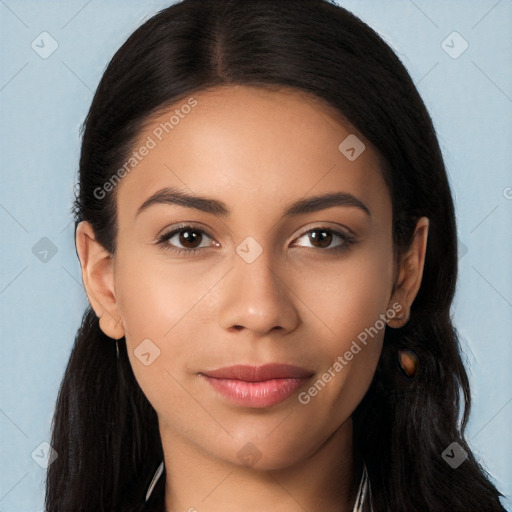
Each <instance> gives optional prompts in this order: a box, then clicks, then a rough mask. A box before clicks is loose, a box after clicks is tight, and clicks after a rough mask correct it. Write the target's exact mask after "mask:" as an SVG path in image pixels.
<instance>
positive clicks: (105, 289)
mask: <svg viewBox="0 0 512 512" xmlns="http://www.w3.org/2000/svg"><path fill="white" fill-rule="evenodd" d="M76 249H77V253H78V257H79V259H80V265H81V267H82V280H83V282H84V286H85V291H86V293H87V296H88V298H89V302H90V303H91V306H92V308H93V309H94V311H95V313H96V316H98V317H99V319H100V328H101V330H102V331H103V332H104V333H105V334H106V335H107V336H109V337H110V338H113V339H116V340H117V339H121V338H122V337H123V336H124V327H123V323H122V321H121V316H120V315H119V312H118V309H117V303H116V296H115V288H114V260H113V257H112V255H111V253H109V252H108V251H107V250H106V249H105V248H104V247H103V246H102V245H101V244H100V243H99V242H97V241H96V239H95V235H94V230H93V227H92V225H91V224H90V223H89V222H87V221H82V222H80V223H79V224H78V226H77V228H76Z"/></svg>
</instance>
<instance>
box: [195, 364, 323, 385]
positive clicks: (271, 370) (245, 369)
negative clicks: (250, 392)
mask: <svg viewBox="0 0 512 512" xmlns="http://www.w3.org/2000/svg"><path fill="white" fill-rule="evenodd" d="M201 373H202V374H203V375H206V376H208V377H213V378H216V379H237V380H243V381H245V382H261V381H264V380H271V379H304V378H308V377H311V376H312V375H313V373H314V372H312V371H310V370H307V369H306V368H301V367H300V366H293V365H289V364H278V363H273V364H266V365H263V366H247V365H236V366H229V367H226V368H218V369H216V370H210V371H207V372H201Z"/></svg>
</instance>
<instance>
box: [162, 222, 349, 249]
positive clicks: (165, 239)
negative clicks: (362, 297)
mask: <svg viewBox="0 0 512 512" xmlns="http://www.w3.org/2000/svg"><path fill="white" fill-rule="evenodd" d="M182 231H195V232H197V233H201V234H203V235H206V236H207V237H209V238H211V239H213V237H212V236H211V235H210V234H209V233H208V232H207V231H204V230H203V229H199V228H196V227H194V226H191V225H183V226H179V227H178V228H176V229H173V230H172V231H170V232H169V233H165V234H163V235H161V236H160V237H158V239H157V241H156V243H157V244H158V245H160V246H162V248H163V249H164V250H166V251H172V252H174V253H177V254H184V253H186V254H187V255H193V254H196V253H197V252H198V251H201V250H203V249H208V247H199V248H194V249H180V248H176V247H172V246H171V245H169V243H168V241H169V240H170V239H171V238H172V237H173V236H174V235H176V234H177V233H180V232H182ZM314 231H325V232H327V233H330V234H334V235H337V236H338V237H340V238H341V239H342V241H343V243H342V245H339V246H338V247H331V248H329V249H323V250H324V251H328V252H331V253H341V252H344V251H346V250H348V249H349V248H350V246H351V245H353V244H355V243H357V240H356V239H355V237H354V236H352V235H349V234H348V233H342V232H340V231H336V230H334V229H331V228H327V227H323V226H319V227H316V228H312V229H309V230H308V231H306V232H304V233H303V234H302V235H300V236H299V237H298V238H302V237H303V236H304V235H307V234H309V233H312V232H314ZM310 249H317V250H321V249H322V248H321V247H318V248H315V247H310Z"/></svg>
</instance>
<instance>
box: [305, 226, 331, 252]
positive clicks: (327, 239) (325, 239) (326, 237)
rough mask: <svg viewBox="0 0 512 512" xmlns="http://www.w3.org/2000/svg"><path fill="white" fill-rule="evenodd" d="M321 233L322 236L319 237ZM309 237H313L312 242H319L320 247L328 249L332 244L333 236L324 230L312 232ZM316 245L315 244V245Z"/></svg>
mask: <svg viewBox="0 0 512 512" xmlns="http://www.w3.org/2000/svg"><path fill="white" fill-rule="evenodd" d="M318 233H320V235H318ZM309 236H310V237H311V242H313V241H316V242H319V244H320V247H322V248H323V247H327V246H328V245H329V244H330V243H331V239H332V235H331V234H330V233H328V232H327V231H324V230H319V229H317V230H315V231H312V232H311V233H310V234H309ZM313 245H314V244H313Z"/></svg>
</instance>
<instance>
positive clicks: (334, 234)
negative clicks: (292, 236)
mask: <svg viewBox="0 0 512 512" xmlns="http://www.w3.org/2000/svg"><path fill="white" fill-rule="evenodd" d="M305 236H307V237H308V240H309V241H310V242H311V243H312V245H311V246H310V247H312V248H314V249H325V250H327V251H333V252H341V251H345V250H347V249H348V248H349V247H350V246H351V245H352V244H354V243H356V239H355V237H354V236H353V235H351V234H348V233H344V232H340V231H336V230H334V229H330V228H327V227H318V228H313V229H310V230H308V231H306V233H304V234H303V235H302V236H301V237H299V238H298V239H297V240H300V238H303V237H305ZM336 238H338V239H340V240H341V243H340V244H338V245H335V246H334V247H329V245H331V243H332V242H333V240H336ZM296 245H297V244H296ZM298 245H299V246H301V244H298ZM306 247H307V246H306Z"/></svg>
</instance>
